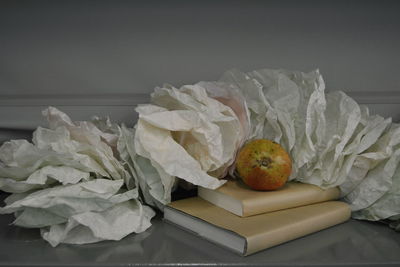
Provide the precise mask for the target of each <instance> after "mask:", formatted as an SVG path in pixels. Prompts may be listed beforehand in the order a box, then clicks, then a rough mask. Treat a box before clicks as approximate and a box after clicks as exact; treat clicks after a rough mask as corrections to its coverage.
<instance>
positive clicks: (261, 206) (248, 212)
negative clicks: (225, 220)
mask: <svg viewBox="0 0 400 267" xmlns="http://www.w3.org/2000/svg"><path fill="white" fill-rule="evenodd" d="M198 196H199V197H201V198H202V199H204V200H207V201H209V202H211V203H212V204H214V205H216V206H218V207H221V208H223V209H226V210H228V211H230V212H232V213H234V214H236V215H238V216H242V217H247V216H252V215H256V214H261V213H265V212H271V211H276V210H281V209H287V208H293V207H299V206H304V205H309V204H313V203H319V202H323V201H328V200H335V199H338V198H339V196H340V190H339V188H338V187H334V188H329V189H326V190H324V189H321V188H319V187H318V186H316V185H311V184H304V183H299V182H288V183H287V184H286V185H285V186H284V187H282V188H281V189H278V190H274V191H256V190H252V189H250V188H249V187H248V186H246V185H245V184H244V183H243V182H241V181H239V180H228V182H226V183H225V184H224V185H223V186H221V187H219V188H218V189H216V190H212V189H207V188H203V187H199V188H198Z"/></svg>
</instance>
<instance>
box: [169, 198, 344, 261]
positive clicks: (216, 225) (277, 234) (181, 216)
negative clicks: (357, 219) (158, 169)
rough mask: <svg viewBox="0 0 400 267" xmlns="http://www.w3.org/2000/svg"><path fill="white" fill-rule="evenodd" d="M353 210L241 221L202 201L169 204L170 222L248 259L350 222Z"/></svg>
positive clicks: (321, 207)
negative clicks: (271, 248) (264, 251)
mask: <svg viewBox="0 0 400 267" xmlns="http://www.w3.org/2000/svg"><path fill="white" fill-rule="evenodd" d="M350 213H351V211H350V207H349V206H348V205H347V204H346V203H344V202H340V201H327V202H322V203H317V204H311V205H307V206H301V207H296V208H291V209H285V210H280V211H274V212H269V213H264V214H259V215H255V216H250V217H239V216H237V215H235V214H232V213H231V212H229V211H227V210H225V209H222V208H220V207H217V206H215V205H213V204H211V203H210V202H207V201H205V200H203V199H201V198H199V197H193V198H187V199H182V200H178V201H175V202H172V203H170V204H169V205H167V206H166V207H165V209H164V219H165V220H166V221H167V222H170V223H172V224H175V225H178V226H179V227H181V228H183V229H185V230H187V231H189V232H192V233H194V234H196V235H198V236H200V237H202V238H205V239H207V240H209V241H211V242H214V243H216V244H219V245H221V246H223V247H226V248H228V249H230V250H232V251H234V252H236V253H238V254H240V255H243V256H247V255H250V254H253V253H255V252H258V251H260V250H263V249H266V248H269V247H273V246H276V245H279V244H282V243H284V242H287V241H290V240H293V239H296V238H299V237H302V236H305V235H308V234H311V233H314V232H317V231H320V230H322V229H325V228H328V227H331V226H334V225H336V224H339V223H342V222H345V221H346V220H348V219H349V218H350Z"/></svg>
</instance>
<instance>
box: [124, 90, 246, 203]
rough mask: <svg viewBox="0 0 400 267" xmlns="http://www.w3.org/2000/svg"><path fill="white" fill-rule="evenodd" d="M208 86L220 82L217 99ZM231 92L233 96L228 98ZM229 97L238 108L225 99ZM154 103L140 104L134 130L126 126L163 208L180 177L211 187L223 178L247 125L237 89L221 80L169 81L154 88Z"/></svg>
mask: <svg viewBox="0 0 400 267" xmlns="http://www.w3.org/2000/svg"><path fill="white" fill-rule="evenodd" d="M207 87H218V90H219V93H218V94H216V95H215V98H216V99H214V98H212V97H210V94H208V93H207ZM208 89H209V88H208ZM214 93H217V91H214ZM224 93H225V94H224ZM231 95H232V96H235V97H231V98H227V97H228V96H229V97H230V96H231ZM218 98H219V100H217V99H218ZM225 98H227V99H230V100H231V102H233V103H234V104H236V105H234V104H232V106H235V107H234V108H231V107H229V106H227V105H225V104H223V103H222V101H223V99H225ZM151 102H152V104H143V105H139V106H138V107H137V108H136V111H137V112H138V113H139V120H138V122H137V125H136V128H135V132H134V133H133V132H131V133H129V132H127V130H124V131H122V132H123V133H125V138H130V139H128V142H129V143H130V144H129V146H131V155H130V158H131V160H132V164H133V165H134V169H135V170H136V177H137V179H138V180H139V184H140V185H141V188H142V190H143V191H144V192H145V196H144V197H145V199H146V200H147V202H151V203H154V204H156V205H157V206H159V207H162V205H165V204H167V203H169V202H170V201H171V192H172V190H173V189H174V187H175V186H176V184H177V181H178V179H183V180H185V181H187V182H189V183H190V184H192V185H199V186H203V187H207V188H211V189H215V188H217V187H219V186H221V185H222V184H223V183H225V180H220V179H218V178H223V177H224V176H225V175H226V174H227V172H228V171H229V167H231V166H232V164H233V163H234V160H235V155H236V152H237V150H238V149H239V148H240V146H241V145H242V144H243V142H244V141H245V140H246V137H247V133H248V128H249V121H248V119H247V117H246V109H245V102H244V98H243V97H242V96H241V95H239V92H236V93H235V92H234V91H230V90H228V89H227V88H224V87H223V85H222V84H221V85H218V84H217V83H199V84H196V85H187V86H183V87H182V88H180V89H177V88H174V87H172V86H168V85H166V86H165V87H162V88H156V89H155V92H154V93H153V94H152V95H151ZM234 109H235V110H236V113H235V110H234ZM239 112H241V113H240V114H242V115H243V113H244V116H241V117H240V116H239ZM237 114H238V115H237ZM132 138H133V139H132ZM129 140H133V143H134V144H132V141H129Z"/></svg>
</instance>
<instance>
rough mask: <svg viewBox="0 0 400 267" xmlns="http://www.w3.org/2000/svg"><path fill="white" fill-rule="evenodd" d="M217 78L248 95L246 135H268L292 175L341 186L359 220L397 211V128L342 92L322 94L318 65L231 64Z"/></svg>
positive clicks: (399, 157) (399, 138) (399, 211)
mask: <svg viewBox="0 0 400 267" xmlns="http://www.w3.org/2000/svg"><path fill="white" fill-rule="evenodd" d="M221 81H222V82H226V83H232V84H234V85H236V87H237V88H239V89H240V91H241V92H242V94H243V95H244V97H245V98H246V103H247V106H248V108H249V112H250V120H251V133H250V139H254V138H268V139H272V140H274V141H276V142H278V143H280V144H281V145H282V146H283V147H284V148H285V149H286V150H287V151H288V152H289V153H290V155H291V158H292V160H293V172H292V175H291V177H290V179H292V180H293V179H295V180H298V181H301V182H304V183H311V184H315V185H318V186H320V187H322V188H328V187H333V186H339V187H340V189H341V192H342V197H344V200H345V201H347V202H348V203H349V204H350V206H351V208H352V210H353V217H354V218H357V219H367V220H380V219H386V218H394V219H395V216H396V215H399V214H400V194H399V192H400V191H399V189H400V171H399V170H400V169H399V160H400V145H399V144H400V127H399V125H398V124H394V123H392V121H391V119H390V118H388V119H384V118H383V117H381V116H379V115H370V114H369V111H368V108H367V107H365V106H362V105H358V104H357V103H356V102H355V101H354V100H353V99H352V98H350V97H349V96H347V95H346V94H345V93H343V92H341V91H332V92H329V93H325V83H324V80H323V78H322V76H321V74H320V73H319V71H318V70H316V71H312V72H309V73H303V72H297V71H287V70H270V69H263V70H257V71H252V72H249V73H243V72H240V71H238V70H231V71H228V72H226V73H225V74H224V75H223V76H222V78H221Z"/></svg>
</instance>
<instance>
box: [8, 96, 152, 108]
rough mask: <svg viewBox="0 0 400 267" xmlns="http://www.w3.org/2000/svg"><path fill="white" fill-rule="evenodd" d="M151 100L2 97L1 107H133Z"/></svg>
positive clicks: (90, 97) (87, 97)
mask: <svg viewBox="0 0 400 267" xmlns="http://www.w3.org/2000/svg"><path fill="white" fill-rule="evenodd" d="M149 99H150V95H149V94H79V95H77V94H53V95H51V94H24V95H0V106H9V107H11V106H16V107H18V106H132V105H137V104H141V103H148V102H149Z"/></svg>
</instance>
